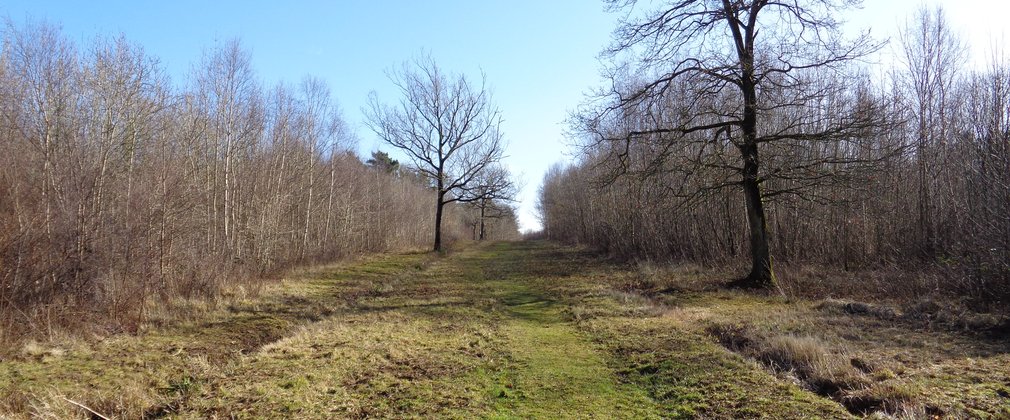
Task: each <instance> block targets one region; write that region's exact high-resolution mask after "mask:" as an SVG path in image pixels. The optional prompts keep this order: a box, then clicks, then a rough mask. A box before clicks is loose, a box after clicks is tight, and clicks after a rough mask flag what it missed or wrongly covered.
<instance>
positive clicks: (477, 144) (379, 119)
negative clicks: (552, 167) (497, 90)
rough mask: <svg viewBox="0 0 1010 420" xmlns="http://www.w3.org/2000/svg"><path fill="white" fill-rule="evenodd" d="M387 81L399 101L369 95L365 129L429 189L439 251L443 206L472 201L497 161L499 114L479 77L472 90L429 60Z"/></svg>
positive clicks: (501, 145) (406, 66)
mask: <svg viewBox="0 0 1010 420" xmlns="http://www.w3.org/2000/svg"><path fill="white" fill-rule="evenodd" d="M389 77H390V79H391V80H392V81H393V83H394V84H395V85H396V87H397V89H398V90H399V91H400V94H401V95H402V96H403V97H402V98H401V99H400V101H399V103H397V104H395V105H386V104H382V103H380V102H379V100H378V97H377V96H376V95H375V94H374V93H373V94H372V96H371V105H370V108H369V109H366V110H365V112H366V114H367V117H368V125H369V127H370V128H371V129H372V130H373V131H375V133H376V135H378V136H379V138H381V139H382V140H383V141H385V142H386V143H388V144H389V145H391V146H393V147H396V148H398V149H400V150H402V151H404V152H405V153H406V154H407V156H408V157H409V158H410V160H411V161H412V162H413V164H414V165H415V166H416V167H417V169H418V171H420V172H421V173H422V174H424V175H425V176H426V177H427V178H428V179H429V180H431V182H432V183H433V184H434V187H435V191H436V199H435V244H434V249H435V250H436V251H440V250H441V249H442V217H443V212H444V207H445V205H446V204H449V203H453V202H457V201H469V200H473V199H474V198H473V196H472V195H471V194H470V193H471V192H472V190H473V188H474V187H475V184H474V183H475V181H476V180H477V179H478V177H479V176H480V174H481V173H483V172H484V170H485V169H486V168H488V167H489V166H490V165H492V164H494V163H495V162H498V161H500V160H501V159H502V153H503V150H504V146H505V143H504V141H503V140H502V133H501V130H500V126H501V121H502V118H501V111H500V110H499V109H498V107H497V106H496V105H495V104H494V103H493V102H492V99H491V93H490V92H489V91H488V89H487V86H486V81H485V80H484V78H483V77H482V79H481V82H480V84H479V85H475V84H473V83H472V82H470V81H469V80H468V79H467V78H466V76H464V75H462V74H460V75H451V74H445V73H443V72H442V70H441V69H439V67H438V65H436V63H435V61H434V60H433V59H432V58H431V57H424V58H419V59H416V60H414V61H413V62H412V63H407V64H404V66H403V68H401V69H400V70H398V71H392V72H390V74H389Z"/></svg>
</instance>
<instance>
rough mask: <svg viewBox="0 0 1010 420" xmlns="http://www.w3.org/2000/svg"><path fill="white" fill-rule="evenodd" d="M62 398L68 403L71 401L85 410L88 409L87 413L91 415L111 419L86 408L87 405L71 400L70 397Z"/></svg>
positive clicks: (103, 419) (104, 419)
mask: <svg viewBox="0 0 1010 420" xmlns="http://www.w3.org/2000/svg"><path fill="white" fill-rule="evenodd" d="M63 399H65V400H67V402H68V403H71V404H73V405H76V406H78V407H81V408H83V409H85V410H86V411H88V412H89V413H91V414H92V415H93V416H96V417H98V418H100V419H102V420H112V419H110V418H108V417H105V416H103V415H102V414H101V413H99V412H97V411H95V410H92V409H90V408H88V406H86V405H84V404H81V403H79V402H77V401H74V400H72V399H70V398H67V397H63Z"/></svg>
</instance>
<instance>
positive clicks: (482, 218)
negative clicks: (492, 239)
mask: <svg viewBox="0 0 1010 420" xmlns="http://www.w3.org/2000/svg"><path fill="white" fill-rule="evenodd" d="M486 207H487V201H482V202H481V203H480V240H482V241H483V240H484V209H485V208H486Z"/></svg>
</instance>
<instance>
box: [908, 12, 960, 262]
mask: <svg viewBox="0 0 1010 420" xmlns="http://www.w3.org/2000/svg"><path fill="white" fill-rule="evenodd" d="M914 19H915V20H914V21H913V22H912V23H910V24H907V25H906V26H905V28H904V31H903V32H902V34H901V40H902V50H903V53H904V56H903V58H904V61H905V63H904V64H905V67H906V72H905V78H904V81H905V82H906V84H907V86H908V89H909V90H910V91H911V101H912V102H913V104H912V107H911V109H912V110H913V112H914V114H915V123H916V127H915V147H914V149H915V158H916V163H917V165H916V166H917V168H916V169H917V178H918V186H919V188H918V200H919V202H918V217H919V219H918V225H919V226H918V230H919V235H920V240H919V244H920V245H921V247H922V253H923V255H924V256H927V257H933V256H934V255H935V253H936V252H937V249H936V247H937V240H936V233H937V232H936V230H937V229H936V226H935V224H936V223H937V221H936V220H935V216H934V214H933V213H935V209H934V207H935V206H936V204H935V201H936V200H934V199H932V198H931V197H932V196H933V190H934V189H935V187H934V186H933V184H934V183H935V182H934V180H936V179H938V178H940V177H937V176H936V174H935V173H932V171H931V169H930V168H931V167H933V166H934V165H935V164H936V163H937V162H936V160H937V159H939V158H940V157H939V156H938V152H939V150H935V146H937V145H939V144H942V143H946V142H947V141H948V139H947V137H948V136H949V135H950V133H949V132H948V131H949V130H948V128H947V127H948V125H949V124H948V123H949V121H948V119H949V118H950V112H948V108H949V107H950V106H951V104H950V102H951V100H950V95H951V93H952V91H953V86H954V84H955V83H956V82H957V77H958V70H959V67H960V66H961V64H962V63H963V62H964V61H965V60H966V59H967V51H968V48H967V46H966V45H964V42H962V41H961V40H960V39H959V38H958V36H957V35H956V34H955V33H954V32H953V31H952V30H951V28H950V25H949V24H948V23H947V19H946V15H945V14H944V12H943V9H942V8H940V7H937V8H936V9H935V10H932V11H930V10H929V9H926V8H925V6H923V7H921V8H920V9H919V10H918V11H917V12H916V15H915V17H914Z"/></svg>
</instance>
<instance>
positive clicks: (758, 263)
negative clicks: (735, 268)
mask: <svg viewBox="0 0 1010 420" xmlns="http://www.w3.org/2000/svg"><path fill="white" fill-rule="evenodd" d="M757 169H758V165H757V148H756V147H745V148H744V180H743V194H744V199H745V200H746V202H747V224H748V227H749V230H750V254H751V271H750V274H748V275H747V277H746V278H745V279H744V280H743V281H742V282H741V283H740V285H741V286H743V287H750V288H772V287H774V286H775V274H774V273H773V272H772V260H771V252H770V251H769V247H768V224H767V223H766V221H765V210H764V203H763V202H762V200H761V186H760V184H759V183H758V181H757Z"/></svg>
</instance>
